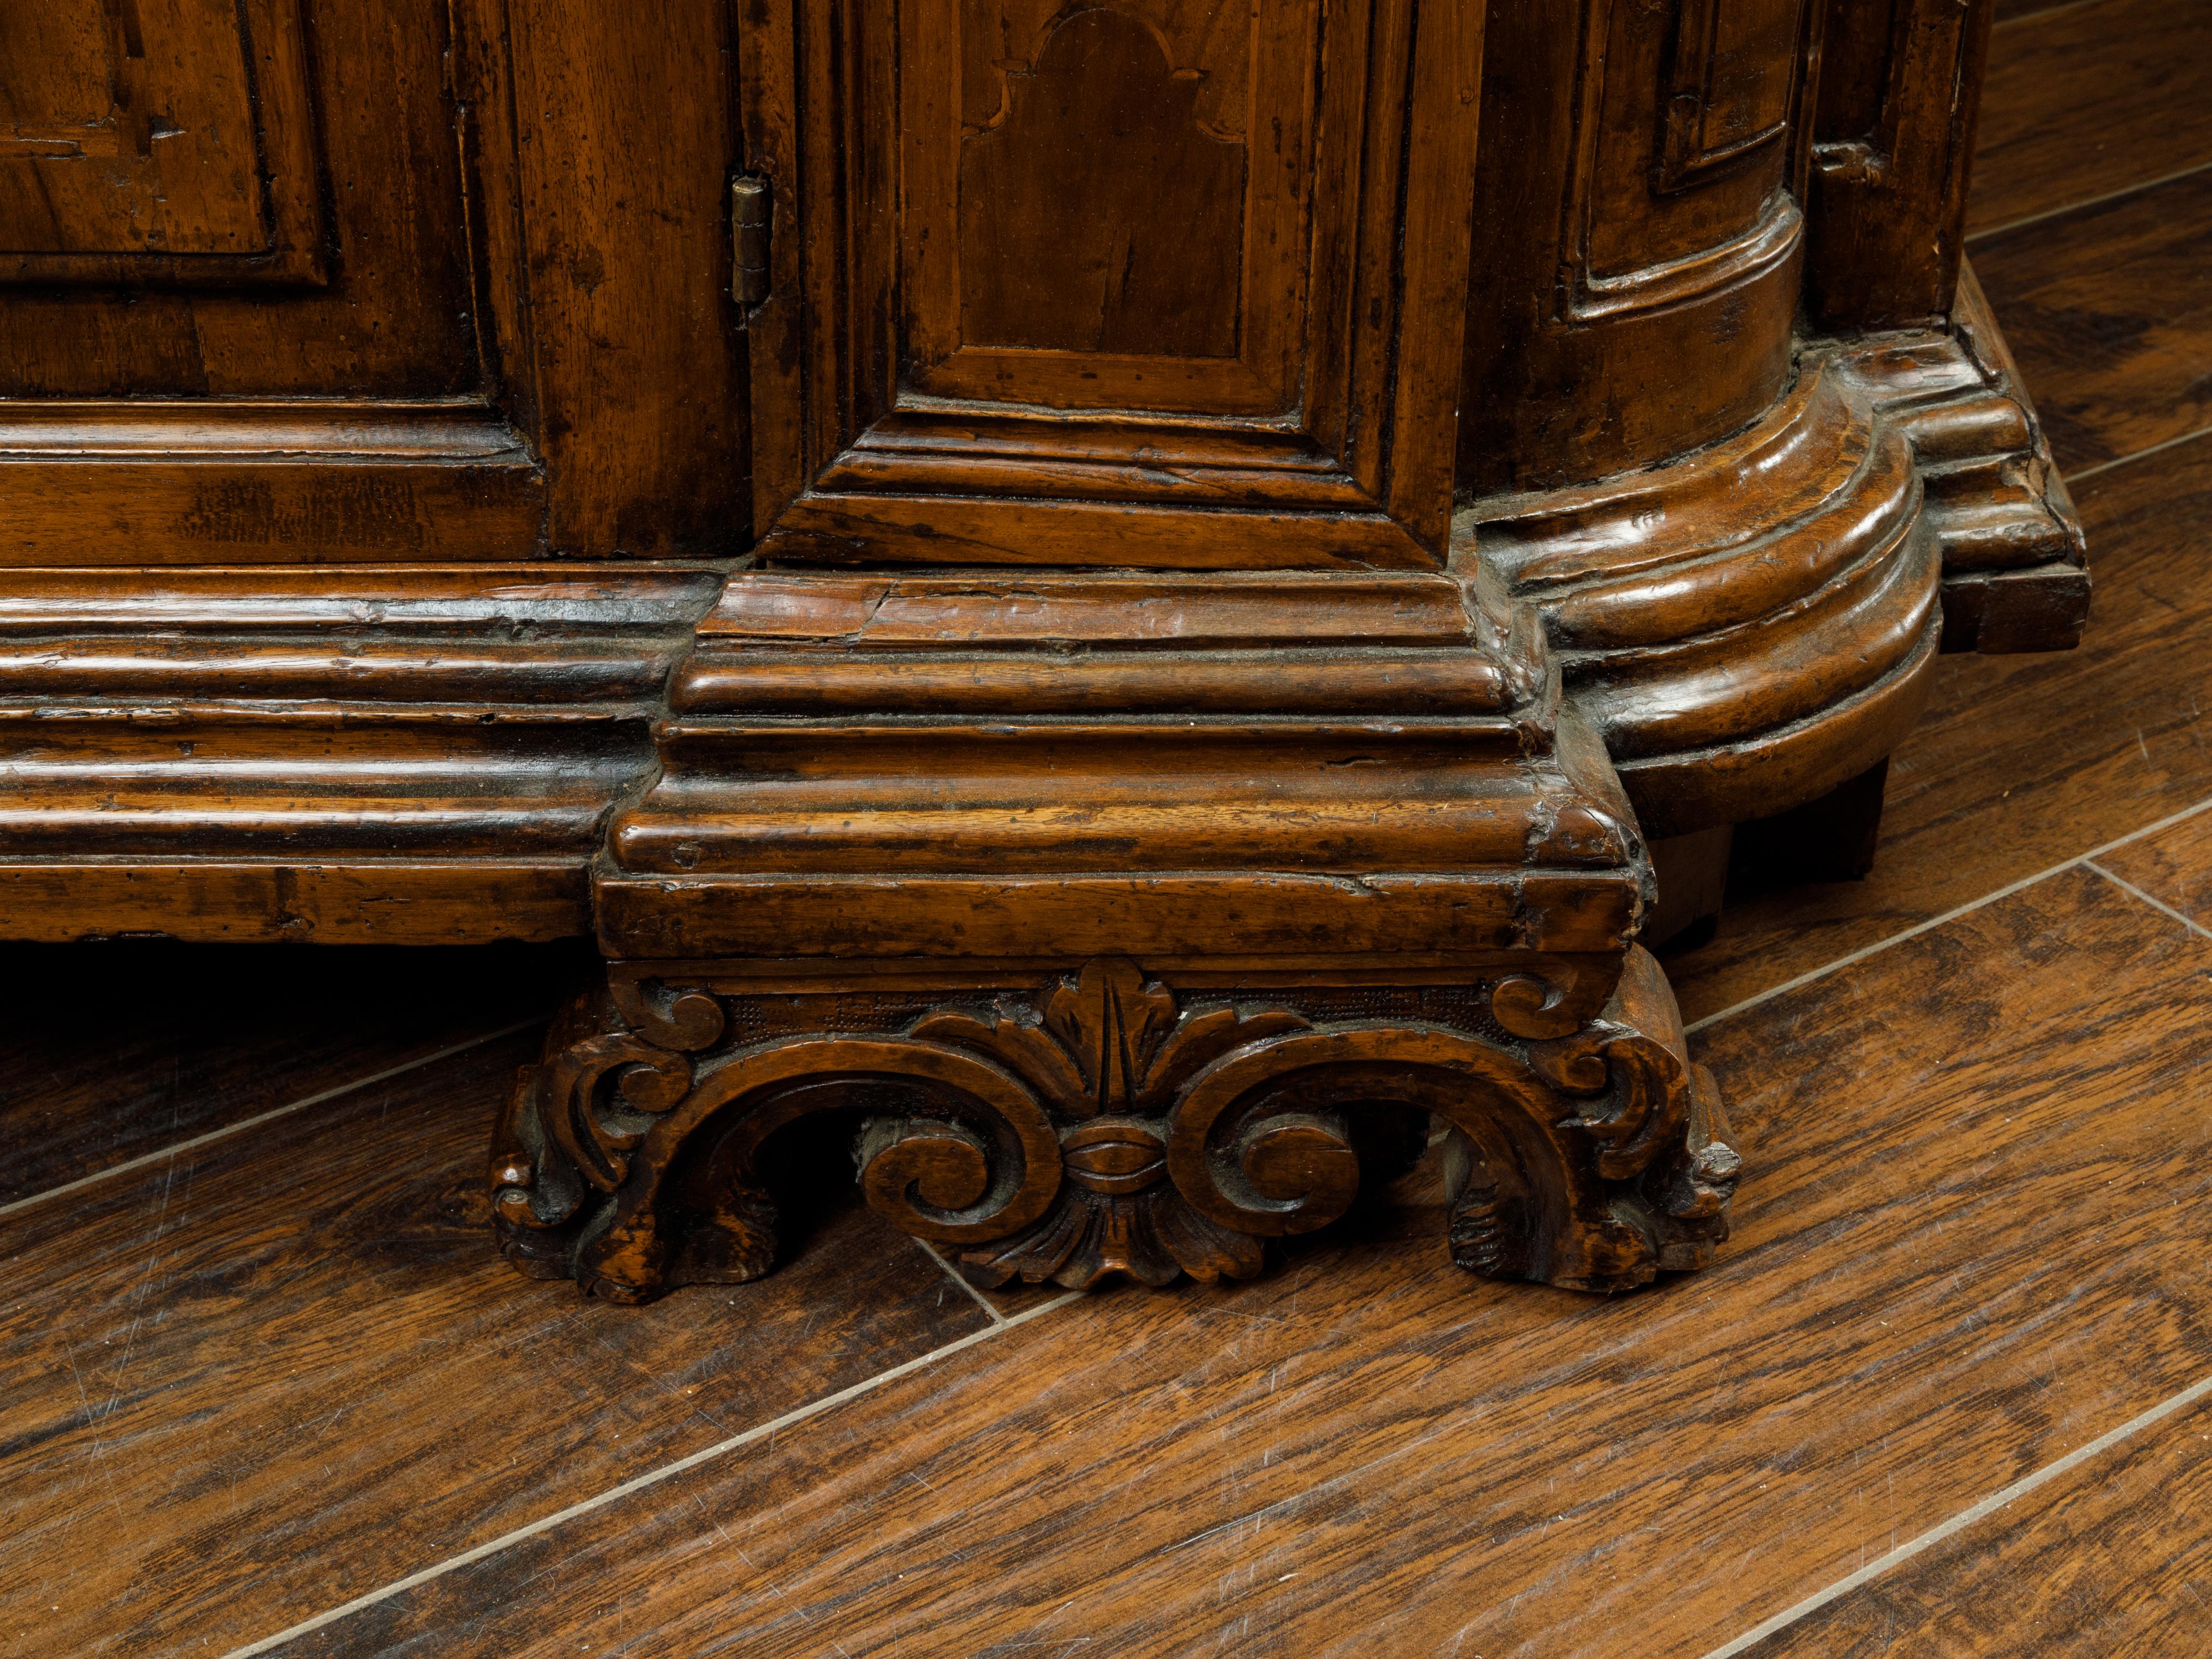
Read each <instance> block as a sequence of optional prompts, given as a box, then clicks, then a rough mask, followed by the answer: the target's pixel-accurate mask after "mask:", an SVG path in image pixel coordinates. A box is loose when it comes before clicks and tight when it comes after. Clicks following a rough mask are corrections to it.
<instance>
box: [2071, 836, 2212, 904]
mask: <svg viewBox="0 0 2212 1659" xmlns="http://www.w3.org/2000/svg"><path fill="white" fill-rule="evenodd" d="M2097 864H2098V867H2099V868H2100V869H2102V870H2104V871H2106V872H2108V873H2110V874H2111V875H2113V876H2116V877H2118V878H2119V879H2120V880H2122V881H2124V882H2126V883H2127V884H2129V885H2130V886H2131V887H2134V888H2136V889H2137V890H2140V891H2142V892H2143V893H2145V894H2147V895H2148V896H2150V897H2151V898H2153V899H2155V900H2156V901H2157V902H2159V903H2160V904H2165V905H2170V906H2171V907H2172V908H2174V909H2176V910H2178V911H2179V912H2180V913H2181V914H2182V915H2185V916H2186V917H2188V918H2189V919H2190V920H2191V921H2193V922H2195V923H2196V924H2197V926H2198V927H2203V928H2208V929H2212V811H2205V812H2200V813H2198V814H2197V816H2196V817H2191V818H2186V819H2184V820H2183V821H2182V822H2181V823H2177V824H2173V825H2172V826H2171V827H2169V828H2167V829H2161V830H2160V831H2159V832H2158V833H2157V834H2156V835H2154V836H2144V837H2143V838H2142V840H2141V841H2136V842H2129V843H2128V844H2127V845H2126V846H2125V847H2121V848H2114V849H2113V850H2112V852H2110V853H2107V854H2105V856H2104V857H2102V858H2100V859H2099V860H2097Z"/></svg>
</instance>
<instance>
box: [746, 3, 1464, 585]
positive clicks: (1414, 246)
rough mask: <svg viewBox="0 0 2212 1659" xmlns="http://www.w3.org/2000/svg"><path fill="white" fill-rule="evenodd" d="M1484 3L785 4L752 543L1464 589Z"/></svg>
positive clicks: (791, 550)
mask: <svg viewBox="0 0 2212 1659" xmlns="http://www.w3.org/2000/svg"><path fill="white" fill-rule="evenodd" d="M1472 11H1473V9H1471V8H1468V7H1466V6H1464V5H1462V4H1458V3H1453V0H1373V3H1371V4H1370V5H1366V6H1362V7H1352V8H1346V9H1343V10H1341V11H1340V10H1337V9H1332V8H1323V7H1320V6H1316V5H1314V4H1312V3H1310V0H1072V3H1061V4H1054V3H1051V0H829V3H826V4H825V3H820V0H816V3H804V0H791V3H788V4H787V9H784V10H782V11H781V12H780V14H779V15H777V16H776V17H775V19H774V20H772V22H771V24H770V26H769V27H766V28H763V29H760V30H756V31H754V32H753V33H752V34H751V35H750V40H749V43H748V52H747V55H746V60H745V66H746V70H745V72H746V78H747V82H748V86H747V94H748V96H747V109H748V130H747V139H748V152H749V154H748V162H749V165H750V167H751V168H752V170H753V171H754V172H755V173H756V174H757V175H761V176H764V177H765V178H766V179H768V180H769V184H770V185H771V187H772V190H773V193H774V197H775V208H774V216H773V225H772V251H771V253H770V256H769V271H770V283H769V286H770V294H769V298H768V300H767V301H766V302H765V303H764V304H763V305H762V306H761V307H759V308H758V309H757V311H756V312H755V313H753V314H752V315H751V317H750V319H749V324H750V334H751V338H752V352H753V387H754V403H755V430H756V432H757V434H758V435H759V438H758V447H757V450H756V456H755V478H756V518H757V523H758V524H759V525H760V526H762V529H763V552H764V553H766V554H768V555H769V556H773V557H780V558H784V559H790V560H805V561H811V562H874V561H884V562H916V561H919V562H958V563H1010V562H1011V563H1039V564H1121V565H1139V566H1150V567H1176V566H1194V567H1195V566H1204V567H1215V568H1219V567H1225V566H1242V567H1263V566H1268V565H1278V566H1314V565H1338V564H1342V565H1355V566H1370V567H1374V566H1383V567H1396V568H1418V567H1422V566H1434V565H1437V564H1440V563H1441V562H1443V557H1444V553H1445V547H1446V542H1447V522H1448V518H1449V503H1450V490H1451V481H1450V454H1451V447H1452V422H1453V420H1454V413H1455V411H1454V403H1455V399H1454V396H1453V390H1454V381H1455V374H1453V373H1452V371H1451V366H1450V359H1451V357H1452V356H1455V355H1456V350H1457V344H1458V334H1459V329H1460V328H1461V326H1462V316H1463V303H1462V298H1461V296H1462V294H1463V291H1464V280H1465V273H1466V269H1467V261H1468V252H1469V235H1470V233H1469V211H1470V200H1471V195H1470V192H1471V183H1472V167H1473V157H1474V116H1475V109H1476V102H1477V99H1478V96H1479V87H1480V40H1481V33H1482V31H1481V20H1480V16H1479V15H1470V13H1471V12H1472ZM1414 128H1418V129H1419V131H1420V134H1421V142H1420V143H1417V144H1408V143H1407V142H1406V139H1407V133H1408V131H1411V130H1413V129H1414ZM1415 340H1418V341H1419V342H1420V343H1421V349H1419V351H1408V350H1406V349H1403V347H1404V345H1405V343H1407V342H1411V341H1415ZM1439 344H1441V345H1443V347H1444V349H1443V351H1442V352H1438V351H1437V350H1436V349H1434V348H1435V347H1437V345H1439Z"/></svg>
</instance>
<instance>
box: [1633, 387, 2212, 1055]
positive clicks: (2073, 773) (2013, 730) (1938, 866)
mask: <svg viewBox="0 0 2212 1659" xmlns="http://www.w3.org/2000/svg"><path fill="white" fill-rule="evenodd" d="M2045 384H2047V385H2051V386H2053V389H2054V390H2055V391H2057V392H2060V393H2061V395H2063V392H2064V390H2065V387H2066V384H2067V383H2066V381H2065V380H2064V379H2063V376H2062V378H2060V379H2059V380H2057V381H2056V382H2046V383H2045ZM2081 504H2082V505H2081V512H2082V516H2083V519H2084V520H2085V521H2086V523H2087V526H2088V532H2089V535H2090V537H2091V538H2093V543H2094V545H2095V546H2096V548H2097V550H2098V557H2097V580H2098V583H2099V589H2098V592H2099V598H2098V600H2097V605H2098V615H2097V620H2096V623H2095V625H2094V626H2093V627H2092V628H2091V629H2089V630H2088V632H2087V635H2086V636H2085V637H2084V639H2083V641H2082V645H2081V651H2080V652H2079V653H2077V654H2076V655H2075V656H2073V657H2069V659H2068V660H2067V662H2066V665H2065V668H2064V671H2063V672H2058V673H2053V672H2051V665H2050V664H2049V663H2047V662H2044V661H2039V660H2036V659H2028V658H2002V657H1999V658H1989V657H1979V656H1949V657H1945V658H1943V659H1941V660H1940V661H1939V662H1938V664H1937V666H1936V671H1935V677H1934V678H1935V681H1936V684H1935V688H1934V690H1933V691H1932V693H1931V695H1930V697H1929V709H1928V712H1927V714H1926V715H1925V716H1924V717H1923V720H1922V721H1921V724H1920V725H1919V726H1918V727H1917V728H1916V729H1915V731H1914V732H1913V733H1912V734H1911V736H1910V737H1908V738H1906V739H1905V742H1904V744H1902V745H1901V746H1900V747H1899V750H1898V751H1897V753H1896V756H1895V757H1893V760H1892V763H1891V765H1890V773H1889V786H1888V791H1887V805H1886V806H1885V809H1884V811H1883V814H1882V832H1881V842H1880V847H1879V851H1878V854H1877V856H1876V858H1875V865H1874V868H1873V870H1872V872H1870V873H1869V875H1868V877H1867V878H1866V879H1865V880H1863V881H1859V882H1848V883H1845V882H1837V883H1832V884H1826V885H1822V886H1818V887H1810V888H1806V887H1794V888H1792V887H1784V888H1773V887H1771V886H1770V887H1769V888H1768V889H1767V890H1765V891H1763V892H1761V891H1757V890H1740V891H1739V892H1738V893H1737V894H1736V895H1735V897H1734V898H1733V899H1732V900H1731V902H1730V903H1729V908H1728V909H1727V911H1726V912H1725V913H1724V915H1723V920H1722V922H1721V926H1720V929H1719V935H1718V937H1717V939H1715V940H1714V941H1713V942H1712V943H1711V945H1706V946H1705V947H1703V948H1702V949H1700V950H1699V951H1695V952H1693V953H1692V954H1690V955H1688V956H1686V957H1670V958H1669V960H1668V973H1669V975H1671V976H1672V978H1673V979H1674V984H1675V987H1676V989H1677V990H1678V991H1679V993H1680V996H1681V999H1682V1007H1683V1011H1684V1012H1685V1014H1686V1016H1687V1017H1689V1018H1692V1019H1696V1018H1703V1017H1704V1016H1705V1015H1707V1014H1711V1013H1713V1012H1717V1011H1718V1010H1720V1009H1723V1008H1725V1007H1728V1006H1731V1005H1732V1004H1734V1003H1735V1002H1737V1001H1739V1000H1741V999H1742V998H1744V997H1747V996H1752V995H1755V994H1758V993H1759V992H1761V991H1764V990H1766V989H1769V988H1771V987H1774V986H1777V985H1780V984H1782V983H1784V981H1788V980H1790V979H1791V978H1794V977H1795V976H1796V975H1799V974H1801V973H1804V972H1806V971H1808V969H1814V968H1817V967H1819V966H1820V964H1821V963H1824V962H1829V961H1832V960H1833V959H1834V958H1836V957H1839V956H1843V955H1845V954H1847V953H1848V952H1850V951H1855V950H1857V949H1860V948H1862V947H1863V946H1865V945H1869V944H1872V943H1874V942H1875V941H1876V940H1878V939H1882V938H1884V937H1886V936H1887V935H1890V934H1893V933H1896V932H1898V931H1899V930H1900V929H1903V928H1906V927H1915V926H1917V925H1919V924H1921V923H1923V922H1926V921H1932V920H1933V919H1934V918H1936V917H1937V916H1940V915H1942V914H1943V913H1944V912H1945V911H1947V910H1949V909H1951V908H1954V906H1957V905H1960V904H1964V903H1966V902H1971V901H1972V900H1973V899H1975V898H1977V897H1978V896H1980V895H1982V894H1984V893H1986V892H1989V891H1990V890H1993V889H1995V888H1998V887H2002V886H2004V885H2006V884H2008V883H2011V882H2015V881H2024V880H2027V879H2028V878H2032V877H2033V876H2036V875H2038V874H2039V873H2041V872H2044V871H2046V870H2049V869H2050V868H2051V867H2052V866H2054V865H2058V864H2062V863H2063V862H2065V861H2066V860H2069V859H2073V858H2077V857H2079V856H2081V854H2085V853H2087V852H2089V851H2091V850H2092V849H2093V848H2097V847H2099V846H2100V845H2101V844H2103V843H2105V842H2110V841H2115V840H2118V838H2119V837H2121V836H2125V835H2127V834H2129V833H2130V832H2132V831H2134V830H2136V829H2141V828H2142V827H2143V826H2144V825H2145V824H2146V823H2155V822H2157V821H2158V820H2159V819H2160V818H2163V817H2167V816H2169V815H2171V814H2173V813H2178V812H2181V811H2186V810H2188V809H2189V808H2190V807H2191V806H2194V805H2196V804H2197V802H2198V801H2200V800H2202V799H2203V798H2204V796H2205V794H2206V793H2212V756H2208V752H2207V750H2206V745H2205V744H2204V742H2203V735H2202V734H2203V721H2204V711H2205V710H2207V709H2212V665H2208V664H2207V663H2206V660H2205V658H2204V655H2203V653H2202V652H2200V651H2198V650H2197V648H2196V641H2198V640H2200V639H2202V638H2203V636H2204V633H2205V630H2206V629H2208V628H2212V595H2208V594H2207V593H2206V592H2205V591H2204V588H2203V585H2202V583H2201V582H2200V581H2199V580H2198V579H2197V578H2198V573H2199V571H2200V570H2201V569H2202V568H2203V563H2204V542H2203V525H2204V523H2205V522H2206V514H2207V513H2208V512H2212V445H2208V444H2207V443H2206V442H2205V441H2203V440H2198V441H2193V442H2191V443H2185V444H2182V445H2179V446H2177V447H2174V448H2172V449H2168V450H2165V451H2162V452H2160V453H2158V454H2155V455H2148V456H2144V457H2142V458H2141V459H2137V460H2134V461H2131V462H2130V463H2129V464H2128V465H2125V466H2122V467H2118V468H2115V469H2114V470H2113V471H2110V472H2106V473H2102V474H2100V475H2099V476H2098V477H2094V478H2091V479H2089V480H2088V481H2087V482H2086V483H2083V484H2082V485H2081Z"/></svg>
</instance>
